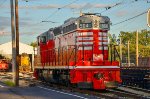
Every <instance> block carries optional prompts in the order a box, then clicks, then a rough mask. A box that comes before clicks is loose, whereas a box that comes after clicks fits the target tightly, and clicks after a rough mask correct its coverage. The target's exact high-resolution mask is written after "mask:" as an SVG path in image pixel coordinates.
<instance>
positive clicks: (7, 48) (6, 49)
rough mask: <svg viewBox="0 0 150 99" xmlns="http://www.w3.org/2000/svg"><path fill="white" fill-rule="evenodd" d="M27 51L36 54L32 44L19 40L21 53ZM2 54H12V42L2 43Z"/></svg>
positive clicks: (0, 46) (0, 51) (0, 49)
mask: <svg viewBox="0 0 150 99" xmlns="http://www.w3.org/2000/svg"><path fill="white" fill-rule="evenodd" d="M22 53H27V54H32V55H33V54H34V49H33V47H32V46H30V45H27V44H24V43H21V42H19V54H22ZM0 54H2V55H3V56H5V57H7V58H11V56H12V42H8V43H4V44H1V45H0Z"/></svg>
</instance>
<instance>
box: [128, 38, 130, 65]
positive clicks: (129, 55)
mask: <svg viewBox="0 0 150 99" xmlns="http://www.w3.org/2000/svg"><path fill="white" fill-rule="evenodd" d="M128 66H130V41H129V40H128Z"/></svg>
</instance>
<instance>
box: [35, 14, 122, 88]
mask: <svg viewBox="0 0 150 99" xmlns="http://www.w3.org/2000/svg"><path fill="white" fill-rule="evenodd" d="M109 29H110V19H109V18H108V17H107V16H101V15H98V14H93V13H85V14H83V15H81V16H80V17H78V18H70V19H68V20H66V21H65V22H64V24H63V25H61V26H58V27H55V28H50V29H49V30H48V31H46V32H44V33H42V34H40V35H39V36H38V37H37V41H38V51H37V52H38V54H37V56H36V58H35V66H34V76H35V77H36V78H37V79H41V80H45V81H48V82H54V83H61V84H65V85H68V84H72V85H76V86H77V87H79V88H90V89H106V88H114V87H117V86H118V84H119V83H121V78H120V66H119V62H118V61H116V60H115V55H116V53H115V52H116V50H115V47H114V46H113V47H111V48H109V46H108V31H109ZM109 53H110V54H109ZM109 57H110V59H109Z"/></svg>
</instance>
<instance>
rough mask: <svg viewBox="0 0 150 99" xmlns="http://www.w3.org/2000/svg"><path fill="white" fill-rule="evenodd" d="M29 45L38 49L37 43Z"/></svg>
mask: <svg viewBox="0 0 150 99" xmlns="http://www.w3.org/2000/svg"><path fill="white" fill-rule="evenodd" d="M29 45H30V46H33V47H37V42H31V43H30V44H29Z"/></svg>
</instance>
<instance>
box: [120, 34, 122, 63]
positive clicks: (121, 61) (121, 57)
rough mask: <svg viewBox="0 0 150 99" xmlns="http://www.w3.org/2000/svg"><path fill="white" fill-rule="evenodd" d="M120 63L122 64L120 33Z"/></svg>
mask: <svg viewBox="0 0 150 99" xmlns="http://www.w3.org/2000/svg"><path fill="white" fill-rule="evenodd" d="M120 65H122V39H121V35H120Z"/></svg>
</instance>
